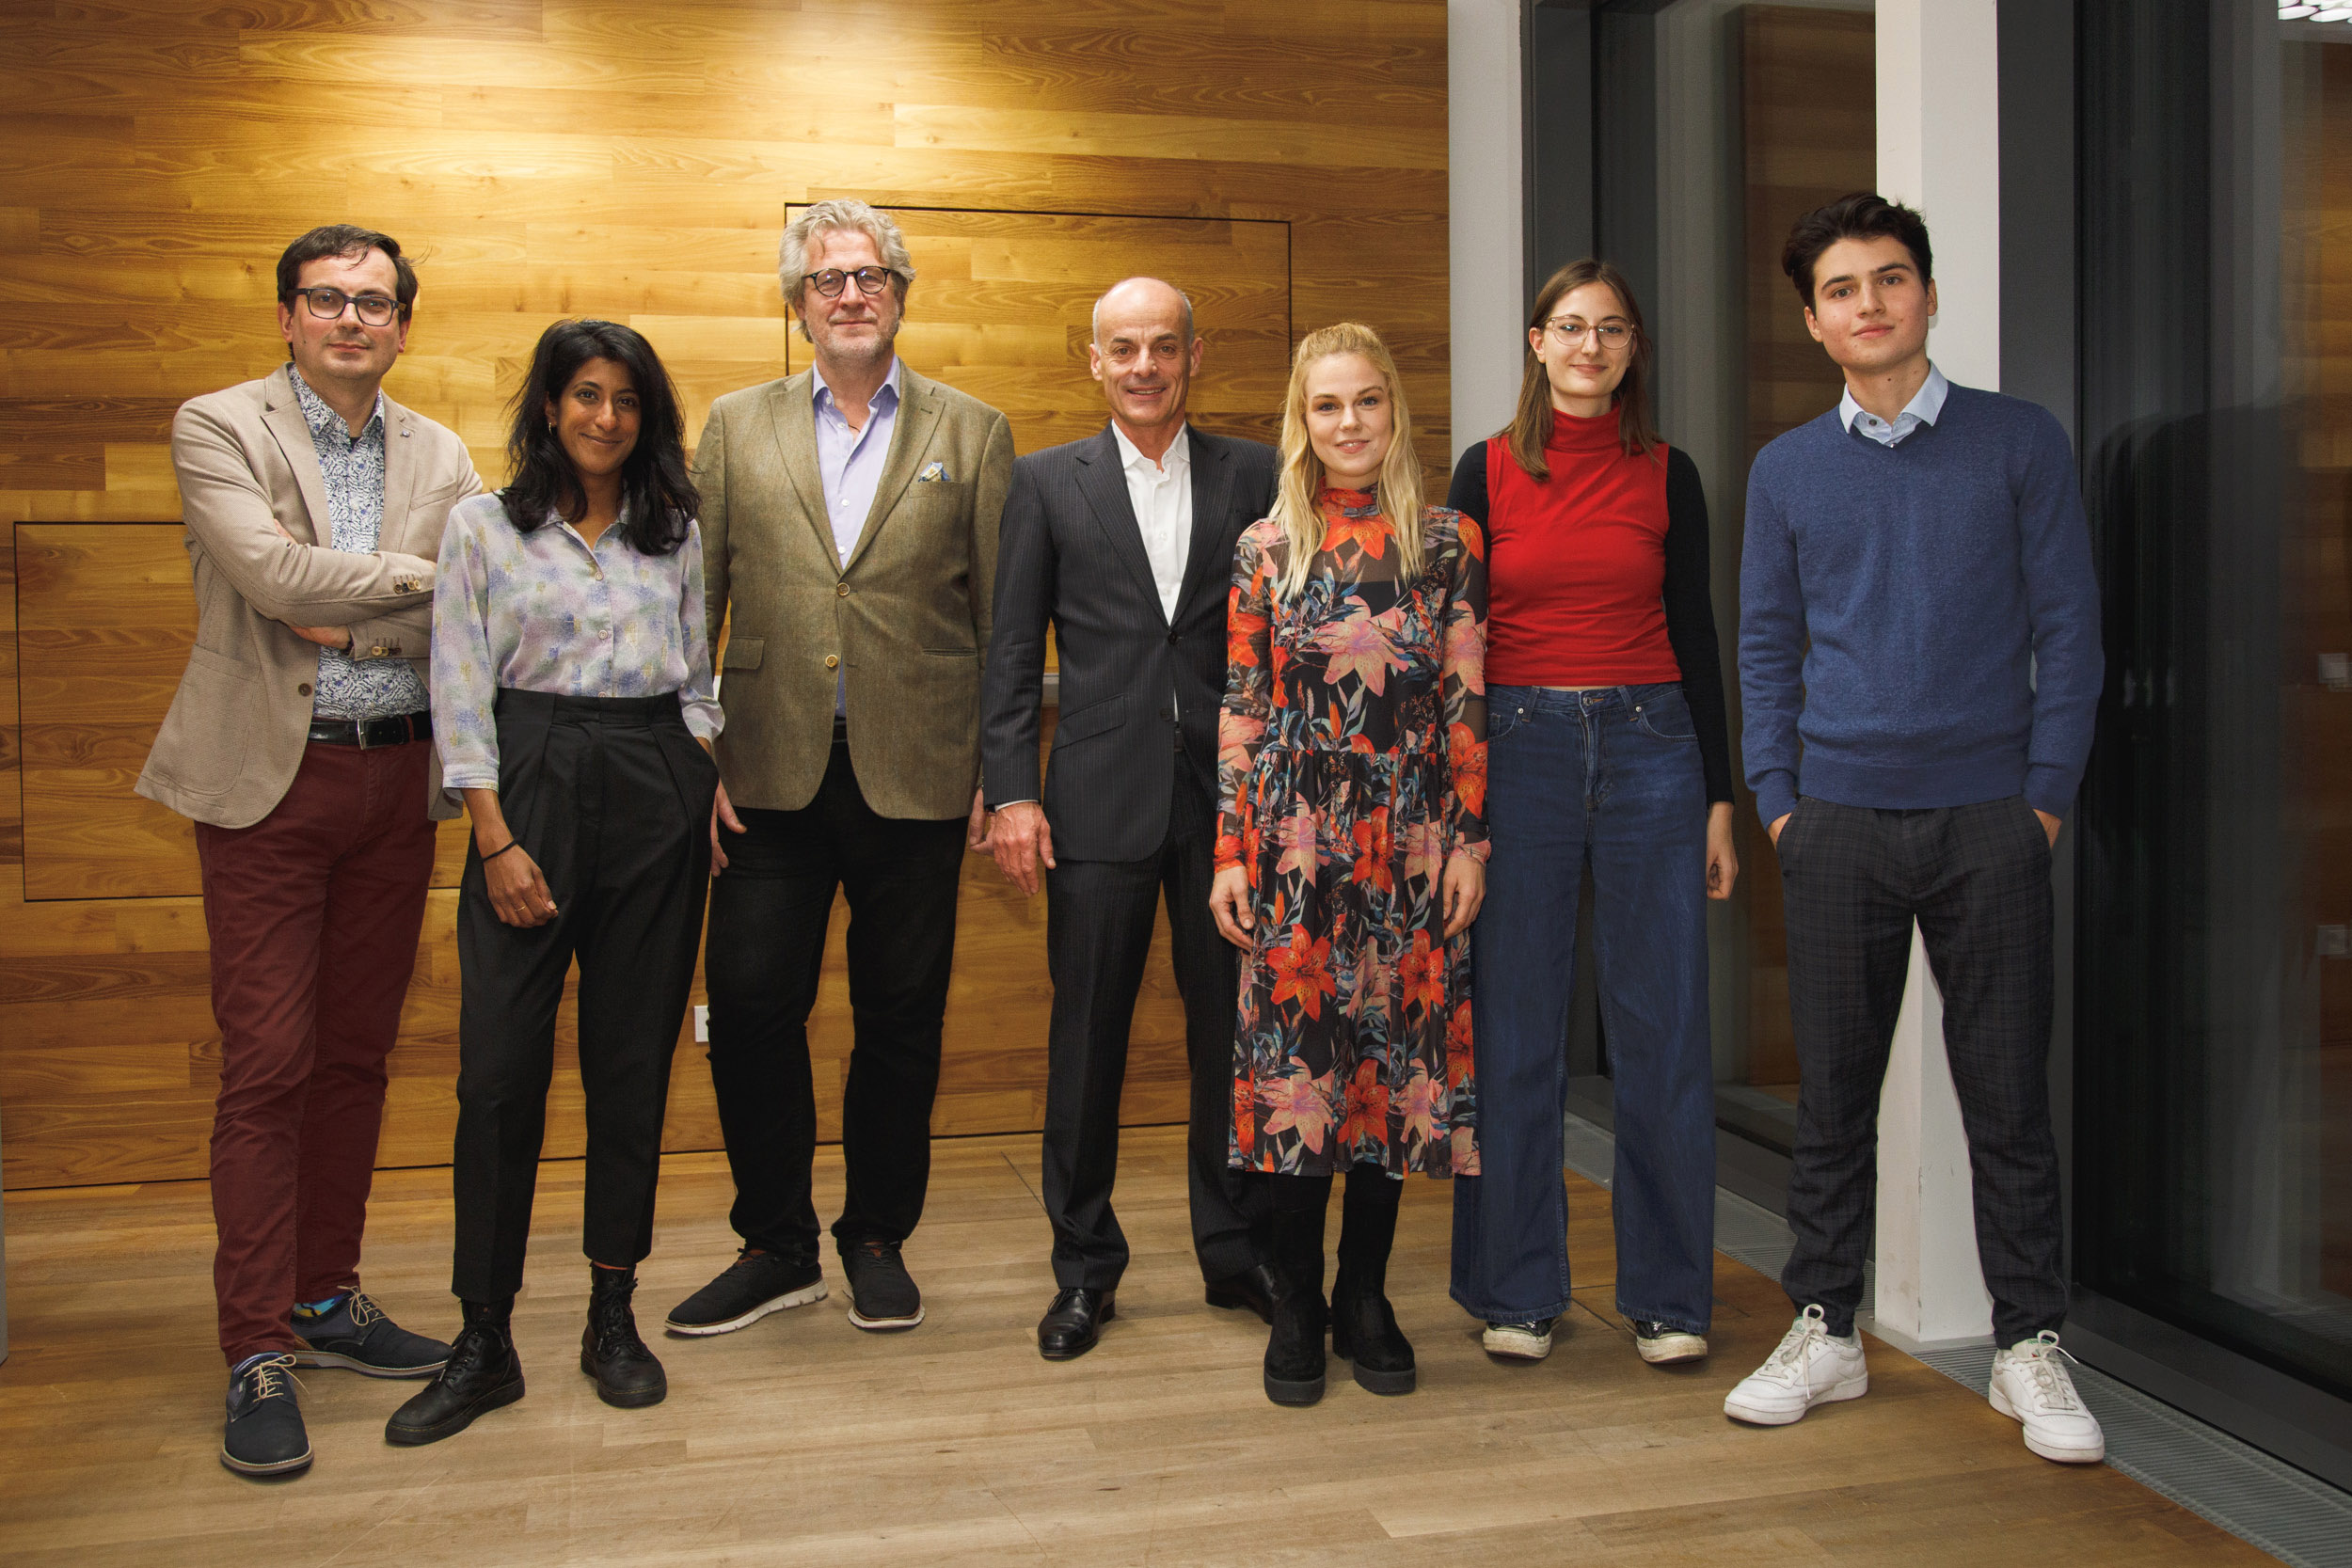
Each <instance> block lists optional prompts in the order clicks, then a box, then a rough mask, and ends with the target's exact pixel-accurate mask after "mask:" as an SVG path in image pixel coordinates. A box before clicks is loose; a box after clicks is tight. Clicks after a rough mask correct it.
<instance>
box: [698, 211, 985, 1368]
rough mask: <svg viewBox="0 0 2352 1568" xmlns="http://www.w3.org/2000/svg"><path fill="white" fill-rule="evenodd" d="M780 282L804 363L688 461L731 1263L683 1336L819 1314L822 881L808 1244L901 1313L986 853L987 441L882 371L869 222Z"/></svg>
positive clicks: (885, 330) (874, 231)
mask: <svg viewBox="0 0 2352 1568" xmlns="http://www.w3.org/2000/svg"><path fill="white" fill-rule="evenodd" d="M779 261H780V264H779V267H778V279H779V282H780V283H781V284H782V286H783V290H784V297H785V300H786V303H787V305H788V306H789V307H790V309H791V310H792V312H793V313H794V315H795V316H796V317H797V318H798V319H799V322H800V330H801V334H802V336H803V337H804V338H805V339H807V340H808V341H809V342H810V343H811V345H812V346H813V347H814V350H815V354H814V358H815V361H816V362H815V365H814V368H813V369H811V370H809V371H804V372H802V373H801V374H799V375H794V376H787V377H786V378H785V379H783V380H781V381H771V382H769V383H767V384H765V385H763V386H758V387H751V388H745V389H744V390H742V391H739V392H731V393H729V394H728V395H726V396H725V397H723V398H721V399H719V400H718V401H717V402H716V403H714V404H712V405H711V408H710V417H709V420H708V421H707V423H706V424H705V426H704V428H703V436H702V444H701V446H700V448H699V449H698V450H697V451H696V452H695V457H694V483H696V485H697V486H699V487H700V489H701V491H702V497H703V512H702V517H701V525H702V536H703V571H704V580H705V586H706V589H707V610H708V614H709V617H710V635H711V641H712V642H713V643H714V644H715V643H716V642H717V641H719V633H720V627H721V626H722V625H723V624H727V623H729V622H730V612H731V627H730V630H729V633H728V640H727V642H726V646H725V650H724V652H723V654H722V656H721V659H720V666H721V671H722V679H721V688H720V701H721V702H722V703H723V705H724V706H725V708H726V715H727V725H726V733H725V734H724V735H723V736H721V737H720V739H719V741H718V745H717V755H718V759H719V771H720V777H721V785H720V790H719V799H718V805H717V808H716V810H715V811H714V812H713V814H712V821H711V872H712V875H713V876H714V877H716V878H717V882H716V884H715V885H714V886H713V888H712V889H711V895H710V926H709V933H708V936H707V946H706V948H705V952H704V977H705V980H706V982H707V985H708V988H709V995H710V1078H711V1084H712V1086H713V1087H714V1088H715V1089H716V1091H717V1094H718V1101H719V1120H720V1125H721V1127H722V1129H723V1131H724V1132H725V1135H726V1145H727V1161H728V1164H729V1165H730V1166H731V1167H732V1169H733V1171H734V1175H735V1190H736V1200H735V1209H734V1212H733V1214H732V1216H731V1219H732V1221H733V1224H734V1226H735V1228H736V1230H737V1232H738V1233H739V1235H740V1236H741V1237H742V1242H743V1245H742V1249H741V1252H740V1253H739V1256H738V1257H737V1259H736V1260H735V1261H734V1262H733V1263H732V1264H730V1265H728V1267H727V1268H726V1269H725V1270H724V1271H723V1272H722V1273H721V1274H720V1275H719V1276H718V1277H717V1278H716V1279H714V1280H712V1281H711V1282H710V1283H709V1284H708V1285H707V1286H705V1287H704V1288H703V1289H702V1290H700V1291H696V1292H695V1293H694V1294H693V1295H692V1296H691V1297H689V1298H688V1299H687V1300H685V1301H683V1302H681V1303H679V1304H678V1306H677V1307H675V1309H674V1310H673V1311H672V1312H671V1314H670V1317H669V1323H668V1327H669V1328H670V1329H671V1331H672V1332H674V1333H677V1334H686V1335H708V1334H724V1333H727V1332H729V1331H731V1330H734V1329H739V1328H742V1327H745V1326H747V1325H749V1324H751V1323H755V1322H756V1321H758V1320H759V1319H760V1318H762V1317H764V1316H766V1315H767V1314H768V1313H770V1312H773V1311H777V1310H779V1309H781V1308H784V1307H798V1306H802V1305H803V1304H805V1303H808V1302H812V1301H818V1300H820V1299H822V1298H823V1296H824V1294H825V1284H824V1277H823V1274H822V1272H821V1270H820V1268H819V1265H818V1222H817V1212H816V1209H815V1207H814V1205H813V1203H812V1202H811V1198H810V1192H809V1177H810V1161H811V1159H812V1157H813V1155H814V1153H815V1150H816V1145H817V1103H816V1095H815V1090H814V1086H813V1085H812V1084H811V1082H810V1076H809V1058H808V1030H807V1022H808V1013H809V1008H810V1006H812V1005H813V1004H814V1003H815V1002H816V999H817V983H818V971H819V969H820V967H821V965H822V962H823V959H824V951H825V928H826V924H827V921H828V918H829V917H830V915H831V913H832V911H833V902H834V893H835V891H836V890H839V891H841V892H843V893H845V894H846V895H847V896H848V899H849V903H850V929H849V937H848V958H849V971H850V1007H851V1010H852V1013H853V1015H854V1018H855V1025H856V1033H855V1037H854V1041H853V1044H852V1048H851V1051H850V1067H849V1073H848V1077H847V1082H846V1084H845V1085H844V1086H843V1092H842V1106H841V1126H842V1131H841V1141H842V1154H843V1159H844V1162H845V1163H846V1164H847V1165H848V1167H849V1171H848V1175H849V1194H848V1197H847V1199H846V1201H845V1203H844V1204H843V1207H842V1212H841V1215H840V1217H839V1218H838V1219H836V1220H835V1221H834V1226H833V1236H834V1245H835V1247H836V1248H837V1249H838V1251H839V1253H840V1255H841V1263H842V1269H843V1272H844V1273H845V1274H846V1275H847V1276H848V1278H849V1282H850V1298H851V1308H850V1322H851V1323H854V1324H856V1325H857V1326H858V1327H860V1328H863V1329H870V1330H878V1331H880V1330H890V1329H907V1328H913V1327H914V1326H915V1325H916V1324H917V1323H921V1322H922V1321H923V1298H922V1294H921V1292H920V1291H918V1290H917V1289H916V1288H915V1284H914V1279H913V1277H912V1276H910V1275H909V1274H908V1273H907V1269H906V1265H905V1262H904V1260H903V1259H902V1258H901V1256H900V1248H901V1247H902V1246H903V1244H904V1243H905V1242H906V1239H907V1237H908V1236H909V1234H911V1233H912V1232H913V1231H914V1227H915V1223H916V1222H917V1221H918V1220H919V1219H920V1218H921V1216H922V1212H923V1197H924V1192H925V1189H926V1187H927V1186H928V1185H929V1182H930V1115H931V1101H932V1098H933V1096H934V1095H935V1093H936V1092H937V1090H938V1086H939V1053H940V1023H941V1019H942V1017H943V1015H944V1014H945V1013H946V1006H947V979H948V974H949V971H950V969H951V967H952V965H953V963H954V959H955V939H956V889H957V881H958V879H959V877H960V876H961V870H962V864H963V851H964V848H965V847H966V844H967V842H969V843H970V844H971V845H972V846H974V847H978V846H980V845H981V844H983V843H984V842H985V837H986V835H985V832H984V829H985V822H986V817H985V814H984V813H983V812H982V810H981V808H980V799H979V788H978V786H979V776H980V740H979V714H980V666H981V661H982V657H983V656H984V655H985V653H986V651H987V648H988V638H989V606H990V602H991V600H992V598H993V594H994V588H995V570H996V525H997V518H998V515H999V514H1000V513H1001V512H1002V511H1003V510H1004V504H1005V491H1006V488H1007V486H1008V484H1009V483H1010V479H1011V473H1012V433H1011V431H1010V429H1009V427H1008V425H1007V424H1006V421H1005V417H1004V415H1002V414H1000V413H998V412H997V411H996V410H995V409H993V408H991V407H989V406H988V405H987V404H982V403H979V402H977V401H976V400H975V399H972V398H969V397H966V396H965V395H963V394H962V393H961V392H958V391H955V390H953V389H952V388H946V387H943V386H941V385H939V384H938V383H937V382H934V381H930V380H927V379H926V378H924V377H922V376H920V375H917V374H915V373H914V372H913V371H912V370H909V369H908V368H907V366H906V364H905V363H904V361H902V360H900V359H899V358H898V354H897V351H896V348H895V343H896V340H897V338H898V325H899V322H900V321H901V320H902V319H903V316H904V313H905V309H906V295H907V288H908V286H909V285H910V284H911V283H912V282H913V281H914V264H913V261H912V260H911V259H910V258H909V256H908V254H907V247H906V241H905V238H904V237H903V236H902V235H901V234H900V233H899V231H898V225H897V224H896V223H894V222H892V221H891V220H890V219H889V218H888V217H887V216H885V215H883V214H881V213H879V212H876V211H875V210H874V209H873V208H871V207H869V206H867V205H866V203H865V202H862V201H850V200H836V201H821V202H818V203H817V204H816V205H814V206H812V207H810V208H808V209H807V210H806V211H805V212H803V214H802V215H801V216H799V217H798V218H796V219H794V220H793V222H792V224H791V225H790V226H789V227H788V228H787V229H786V230H785V232H784V241H783V244H782V245H781V247H780V255H779Z"/></svg>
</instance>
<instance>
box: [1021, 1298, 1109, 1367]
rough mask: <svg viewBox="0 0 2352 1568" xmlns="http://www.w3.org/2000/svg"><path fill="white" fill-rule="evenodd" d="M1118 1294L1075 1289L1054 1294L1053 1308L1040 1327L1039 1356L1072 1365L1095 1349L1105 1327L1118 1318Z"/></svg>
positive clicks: (1048, 1311) (1049, 1309)
mask: <svg viewBox="0 0 2352 1568" xmlns="http://www.w3.org/2000/svg"><path fill="white" fill-rule="evenodd" d="M1116 1295H1117V1292H1116V1291H1089V1290H1088V1289H1087V1288H1086V1287H1085V1286H1083V1285H1073V1286H1070V1287H1068V1288H1067V1289H1064V1290H1061V1291H1056V1292H1055V1293H1054V1305H1053V1306H1051V1307H1047V1308H1046V1309H1045V1316H1043V1317H1042V1318H1040V1319H1039V1320H1038V1323H1037V1353H1038V1354H1040V1355H1041V1356H1043V1357H1045V1359H1046V1360H1048V1361H1069V1360H1073V1359H1075V1358H1076V1357H1078V1356H1081V1355H1084V1354H1086V1353H1087V1352H1089V1351H1090V1350H1092V1349H1093V1348H1094V1341H1095V1340H1097V1339H1099V1338H1102V1337H1103V1325H1104V1323H1108V1322H1110V1321H1111V1320H1112V1319H1113V1318H1115V1317H1117V1316H1119V1309H1118V1307H1116V1306H1115V1305H1113V1302H1114V1298H1115V1297H1116Z"/></svg>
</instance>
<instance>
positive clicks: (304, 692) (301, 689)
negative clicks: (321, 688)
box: [294, 681, 310, 697]
mask: <svg viewBox="0 0 2352 1568" xmlns="http://www.w3.org/2000/svg"><path fill="white" fill-rule="evenodd" d="M294 695H295V696H297V697H308V696H309V695H310V682H309V681H304V682H303V683H302V684H301V685H300V686H297V687H295V688H294Z"/></svg>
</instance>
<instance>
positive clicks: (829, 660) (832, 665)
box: [303, 654, 841, 691]
mask: <svg viewBox="0 0 2352 1568" xmlns="http://www.w3.org/2000/svg"><path fill="white" fill-rule="evenodd" d="M825 668H826V669H828V670H838V669H840V668H841V656H840V655H839V654H827V655H826V656H825ZM303 690H305V691H308V690H310V688H309V687H307V686H306V687H304V688H303Z"/></svg>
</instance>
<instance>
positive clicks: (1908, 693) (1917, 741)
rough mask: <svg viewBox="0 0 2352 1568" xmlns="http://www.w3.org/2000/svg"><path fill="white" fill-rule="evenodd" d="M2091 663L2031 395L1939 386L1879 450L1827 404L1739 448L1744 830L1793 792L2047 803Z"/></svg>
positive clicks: (2067, 773)
mask: <svg viewBox="0 0 2352 1568" xmlns="http://www.w3.org/2000/svg"><path fill="white" fill-rule="evenodd" d="M1808 639H1809V640H1810V644H1809V645H1808ZM2104 678H2105V668H2104V660H2103V658H2102V657H2101V654H2100V650H2099V587H2098V581H2097V579H2096V578H2095V577H2094V576H2093V575H2092V572H2091V565H2090V527H2089V525H2088V524H2087V523H2086V522H2085V520H2084V518H2083V509H2082V497H2081V493H2080V491H2079V489H2078V488H2077V486H2076V483H2075V478H2074V458H2073V454H2072V453H2071V452H2070V451H2068V449H2067V443H2066V433H2065V432H2064V431H2063V430H2062V429H2060V428H2059V426H2058V420H2055V419H2053V418H2052V417H2051V416H2050V413H2049V411H2048V410H2047V409H2044V408H2042V407H2040V406H2039V405H2037V404H2030V403H2026V402H2025V401H2023V400H2022V399H2019V398H2012V397H2004V396H2002V395H2001V394H2000V393H1998V392H1984V391H1978V390H1976V389H1974V388H1967V387H1959V386H1955V387H1953V388H1951V391H1950V394H1949V396H1948V397H1947V399H1946V400H1945V404H1944V407H1943V410H1942V412H1941V414H1940V415H1939V416H1938V418H1937V420H1936V422H1935V423H1934V424H1932V425H1926V426H1922V427H1921V428H1920V429H1919V430H1917V431H1915V433H1914V434H1913V435H1911V436H1909V437H1908V438H1907V439H1905V440H1904V441H1903V442H1902V443H1901V444H1900V445H1899V446H1896V447H1893V448H1888V447H1884V446H1882V445H1880V444H1879V443H1878V442H1876V441H1873V440H1871V439H1869V438H1868V437H1867V436H1860V435H1855V434H1851V433H1849V432H1848V431H1847V430H1846V428H1845V426H1844V425H1843V424H1841V423H1840V422H1839V420H1838V418H1837V413H1836V410H1835V409H1832V410H1831V411H1830V412H1828V413H1826V414H1823V415H1822V416H1821V417H1820V419H1818V420H1813V421H1811V422H1810V423H1807V424H1804V425H1800V426H1798V427H1797V428H1796V429H1795V430H1792V431H1790V432H1788V434H1787V435H1785V436H1781V437H1780V438H1779V439H1778V440H1775V441H1773V442H1772V444H1771V445H1770V446H1768V447H1766V448H1765V449H1764V450H1763V451H1761V452H1760V453H1758V454H1757V456H1756V466H1755V467H1754V468H1753V469H1752V470H1750V472H1749V475H1748V524H1747V540H1746V543H1745V545H1744V546H1743V547H1742V552H1741V558H1740V696H1741V699H1742V705H1743V706H1744V708H1745V710H1746V711H1745V714H1744V716H1743V726H1744V734H1743V736H1742V738H1741V750H1742V752H1744V753H1745V760H1746V763H1747V775H1748V786H1749V787H1750V788H1751V789H1753V790H1755V791H1756V810H1757V812H1758V814H1759V815H1760V816H1762V817H1763V819H1764V821H1765V822H1766V823H1768V824H1769V823H1771V822H1772V821H1774V820H1775V819H1777V818H1779V817H1780V816H1785V815H1786V814H1787V813H1788V811H1790V810H1791V809H1792V808H1794V806H1795V805H1796V802H1797V796H1798V794H1799V793H1800V792H1802V793H1804V794H1805V795H1809V796H1813V797H1815V798H1817V799H1820V800H1832V801H1836V802H1837V803H1839V804H1841V805H1851V806H1913V807H1915V806H1958V805H1966V804H1969V803H1971V802H1974V801H1979V800H1999V799H2001V798H2003V797H2005V796H2010V795H2016V794H2019V793H2021V792H2022V793H2023V794H2024V795H2025V797H2026V800H2027V802H2028V803H2030V804H2032V805H2033V806H2035V807H2037V808H2038V809H2040V810H2042V811H2046V812H2049V813H2051V814H2053V815H2054V816H2063V815H2065V813H2066V811H2067V809H2068V807H2069V806H2070V805H2071V804H2072V803H2073V801H2074V791H2075V789H2076V787H2077V786H2078V785H2079V784H2081V782H2082V772H2083V763H2084V761H2085V760H2086V759H2087V758H2088V757H2089V755H2090V733H2091V723H2092V720H2093V718H2094V716H2095V714H2096V711H2097V708H2098V703H2099V689H2100V683H2101V682H2102V680H2103V679H2104ZM1800 743H1802V746H1801V745H1800Z"/></svg>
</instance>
